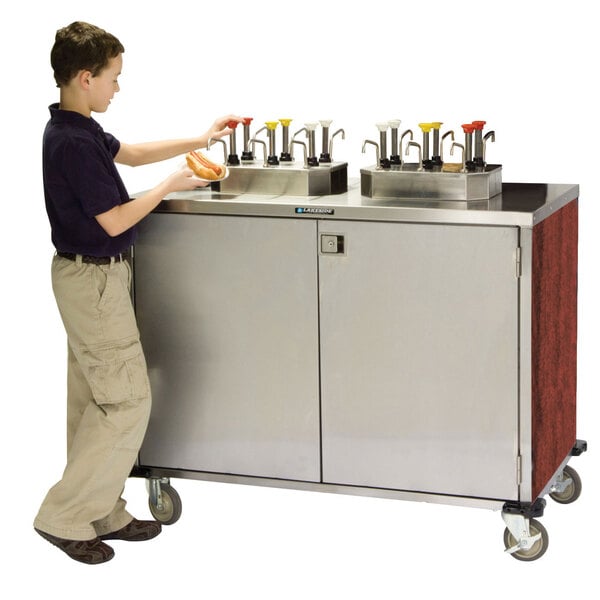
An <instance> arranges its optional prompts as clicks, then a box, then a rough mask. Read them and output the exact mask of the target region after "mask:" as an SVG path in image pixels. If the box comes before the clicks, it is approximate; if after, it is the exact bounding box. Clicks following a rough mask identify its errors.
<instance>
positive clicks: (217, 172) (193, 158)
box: [185, 151, 226, 181]
mask: <svg viewBox="0 0 600 600" xmlns="http://www.w3.org/2000/svg"><path fill="white" fill-rule="evenodd" d="M185 160H186V162H187V164H188V167H189V168H190V169H191V170H192V171H194V175H196V177H199V178H200V179H207V180H209V181H218V180H219V179H223V177H225V173H226V170H225V165H218V164H216V163H214V162H212V161H211V160H209V159H208V158H206V156H204V154H201V153H200V152H198V151H193V152H188V153H187V154H186V155H185Z"/></svg>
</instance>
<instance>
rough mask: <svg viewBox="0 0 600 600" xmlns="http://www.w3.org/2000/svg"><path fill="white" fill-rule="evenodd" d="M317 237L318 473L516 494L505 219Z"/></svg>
mask: <svg viewBox="0 0 600 600" xmlns="http://www.w3.org/2000/svg"><path fill="white" fill-rule="evenodd" d="M319 239H320V241H321V243H320V255H319V281H320V291H321V296H320V316H321V338H320V344H321V346H320V347H321V360H322V368H321V373H322V415H323V416H322V418H323V425H322V431H323V481H324V482H327V483H335V484H348V485H358V486H372V487H377V488H390V489H397V490H411V491H420V492H432V493H437V494H456V495H461V496H473V497H487V498H503V499H513V498H514V499H516V498H517V497H518V496H517V494H518V485H517V469H516V463H517V452H518V368H517V367H518V343H517V342H518V279H517V275H516V268H515V253H516V248H517V245H518V230H517V228H513V227H483V226H449V225H430V224H402V223H389V222H388V223H373V222H344V221H324V222H321V224H320V228H319Z"/></svg>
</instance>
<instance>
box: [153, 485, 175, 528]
mask: <svg viewBox="0 0 600 600" xmlns="http://www.w3.org/2000/svg"><path fill="white" fill-rule="evenodd" d="M160 495H161V499H162V506H161V508H160V509H159V508H158V506H156V505H155V504H153V502H152V499H151V498H149V499H148V506H149V508H150V512H151V513H152V516H153V517H154V518H155V519H156V520H157V521H160V522H161V523H162V524H163V525H172V524H173V523H175V522H176V521H178V520H179V517H181V498H180V497H179V494H178V493H177V491H176V490H175V488H173V487H171V486H170V485H169V484H168V483H161V485H160Z"/></svg>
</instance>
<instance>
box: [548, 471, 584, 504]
mask: <svg viewBox="0 0 600 600" xmlns="http://www.w3.org/2000/svg"><path fill="white" fill-rule="evenodd" d="M569 479H570V480H571V481H570V483H568V484H567V486H566V487H565V488H564V490H562V491H560V492H550V494H549V495H550V498H552V500H554V501H555V502H558V503H559V504H571V502H575V500H577V498H579V495H580V494H581V477H579V474H578V473H577V471H576V470H575V469H574V468H573V467H570V466H569V465H566V466H565V468H564V469H563V472H562V481H565V480H569Z"/></svg>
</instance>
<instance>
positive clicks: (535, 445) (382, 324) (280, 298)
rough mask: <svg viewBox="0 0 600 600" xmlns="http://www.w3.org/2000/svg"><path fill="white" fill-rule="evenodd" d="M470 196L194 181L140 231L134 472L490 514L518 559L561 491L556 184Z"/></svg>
mask: <svg viewBox="0 0 600 600" xmlns="http://www.w3.org/2000/svg"><path fill="white" fill-rule="evenodd" d="M501 190H502V191H501V193H500V194H497V195H496V196H494V197H493V198H491V199H487V200H481V201H475V202H473V201H469V202H462V201H435V200H423V199H415V200H414V201H413V200H410V199H405V200H397V199H390V198H371V197H368V196H365V195H363V194H361V189H360V185H359V183H358V182H350V184H349V186H348V188H347V191H345V192H343V193H338V194H332V195H324V196H306V197H298V196H288V195H285V194H283V195H259V194H248V193H227V192H225V191H221V192H218V191H213V190H211V189H208V188H205V189H201V190H197V191H194V192H185V193H178V194H174V195H172V196H170V197H168V198H167V199H166V200H165V201H163V202H162V203H161V204H160V206H159V207H158V208H157V210H156V211H155V212H154V213H153V214H151V215H150V216H149V217H148V218H147V219H145V220H144V222H143V223H142V224H141V226H140V232H139V239H138V242H137V243H136V246H135V253H134V291H135V306H136V312H137V317H138V322H139V327H140V331H141V336H142V342H143V346H144V348H145V352H146V357H147V361H148V368H149V374H150V379H151V384H152V390H153V409H152V415H151V418H150V424H149V428H148V432H147V435H146V438H145V441H144V444H143V447H142V449H141V452H140V456H139V463H138V465H137V466H136V468H135V470H134V475H137V476H143V477H146V478H148V479H149V481H150V507H151V510H152V512H153V514H154V515H155V517H156V518H157V519H159V520H161V521H163V522H164V523H172V522H175V521H176V520H177V519H178V517H179V515H180V512H181V501H180V499H179V496H178V494H177V492H176V491H175V490H174V489H173V487H171V485H170V484H169V478H170V477H182V478H193V479H201V480H211V481H221V482H233V483H244V484H251V485H266V486H275V487H286V488H297V489H304V490H306V489H308V490H320V491H325V492H338V493H348V494H360V495H366V496H379V497H386V498H398V499H403V500H420V501H430V502H439V503H447V504H459V505H465V506H477V507H484V508H491V509H497V510H501V511H502V517H503V519H504V521H505V523H506V530H505V546H506V549H507V551H508V552H509V553H510V554H512V556H513V557H515V558H518V559H520V560H534V559H537V558H539V557H540V556H541V555H542V554H543V553H544V552H545V550H546V548H547V545H548V537H547V532H546V530H545V529H544V527H543V526H542V524H541V523H540V522H539V521H537V520H536V519H535V517H539V516H541V515H542V513H543V509H544V506H545V500H544V497H545V496H546V495H548V494H549V495H550V497H551V498H553V499H555V500H557V501H558V502H563V503H567V502H572V501H574V500H575V499H576V498H577V497H578V495H579V493H580V490H581V482H580V479H579V477H578V475H577V473H576V472H575V471H574V470H573V469H572V467H571V466H569V465H567V463H568V461H569V460H570V458H571V456H573V455H578V454H580V453H581V452H583V451H584V450H585V449H586V443H585V442H583V441H581V440H577V439H576V434H575V412H576V411H575V408H576V398H575V394H576V390H575V373H576V286H577V205H578V201H577V198H578V187H577V186H575V185H550V184H548V185H546V184H510V183H508V184H507V183H505V184H503V185H502V186H501Z"/></svg>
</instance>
